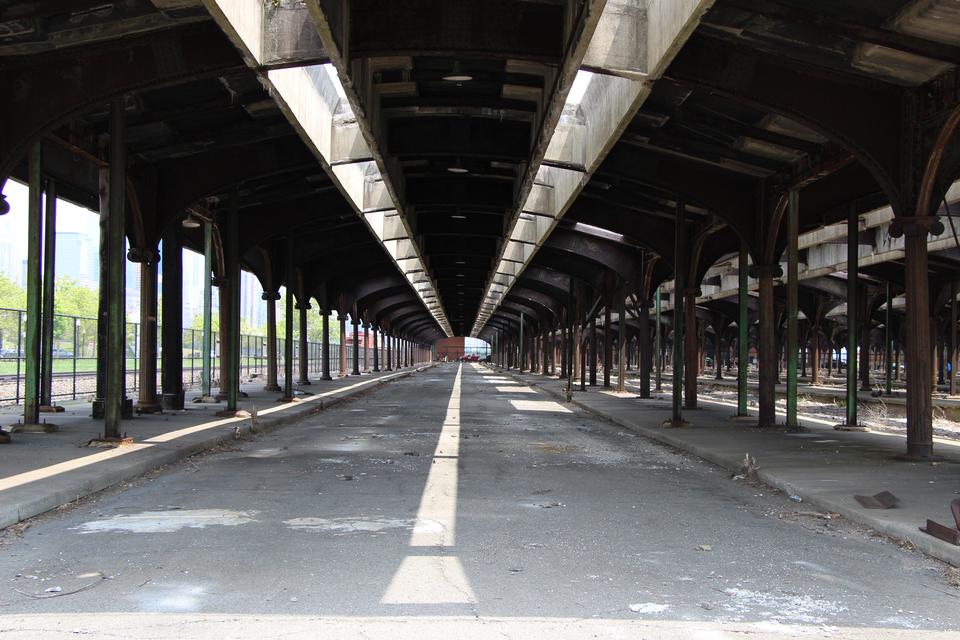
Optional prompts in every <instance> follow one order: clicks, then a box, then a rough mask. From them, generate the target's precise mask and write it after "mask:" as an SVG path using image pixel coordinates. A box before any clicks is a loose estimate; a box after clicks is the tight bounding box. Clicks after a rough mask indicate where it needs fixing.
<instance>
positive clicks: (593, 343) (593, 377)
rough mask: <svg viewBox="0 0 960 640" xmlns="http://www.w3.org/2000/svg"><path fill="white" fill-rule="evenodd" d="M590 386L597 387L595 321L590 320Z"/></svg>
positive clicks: (594, 319)
mask: <svg viewBox="0 0 960 640" xmlns="http://www.w3.org/2000/svg"><path fill="white" fill-rule="evenodd" d="M589 340H590V386H591V387H595V386H597V360H598V359H599V358H598V357H597V319H596V318H594V317H591V318H590V337H589Z"/></svg>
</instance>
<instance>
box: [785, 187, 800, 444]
mask: <svg viewBox="0 0 960 640" xmlns="http://www.w3.org/2000/svg"><path fill="white" fill-rule="evenodd" d="M799 208H800V207H799V203H798V197H797V192H796V190H793V189H791V190H790V192H789V193H788V194H787V429H799V428H800V423H799V422H798V421H797V351H798V348H799V345H798V340H797V320H798V315H799V309H798V306H799V301H798V299H797V283H798V277H799V274H798V272H797V269H798V266H797V261H798V258H799V247H798V243H799V237H800V221H799V215H800V214H799Z"/></svg>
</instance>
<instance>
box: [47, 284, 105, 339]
mask: <svg viewBox="0 0 960 640" xmlns="http://www.w3.org/2000/svg"><path fill="white" fill-rule="evenodd" d="M53 287H54V293H53V296H54V297H53V310H54V314H55V315H54V321H53V333H54V343H55V344H54V346H55V347H56V348H58V349H64V350H69V351H72V352H73V353H75V354H76V355H77V356H78V357H93V356H94V354H95V353H96V344H97V308H98V305H99V301H98V299H97V292H96V291H95V290H94V289H89V288H87V287H84V286H83V285H81V284H80V283H79V282H77V281H76V280H75V279H73V278H71V277H70V276H59V277H57V279H56V280H54V284H53ZM64 316H74V317H77V318H81V319H80V320H77V321H76V331H77V335H76V344H74V335H73V332H74V322H75V321H74V320H73V318H66V317H64Z"/></svg>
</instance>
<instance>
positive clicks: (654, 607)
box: [630, 602, 670, 613]
mask: <svg viewBox="0 0 960 640" xmlns="http://www.w3.org/2000/svg"><path fill="white" fill-rule="evenodd" d="M669 608H670V605H668V604H657V603H656V602H638V603H636V604H631V605H630V611H633V612H634V613H663V612H664V611H666V610H667V609H669Z"/></svg>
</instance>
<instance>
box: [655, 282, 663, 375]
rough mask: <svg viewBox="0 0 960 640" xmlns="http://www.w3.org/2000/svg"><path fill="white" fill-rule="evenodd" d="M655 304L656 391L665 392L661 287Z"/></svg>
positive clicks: (658, 287)
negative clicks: (661, 335)
mask: <svg viewBox="0 0 960 640" xmlns="http://www.w3.org/2000/svg"><path fill="white" fill-rule="evenodd" d="M654 302H655V304H656V309H657V320H656V329H657V330H656V335H654V337H653V342H654V347H653V348H654V349H655V350H656V356H655V359H654V367H656V378H657V383H656V390H657V391H663V376H662V375H661V373H662V371H661V365H662V363H663V345H662V344H661V342H660V332H661V331H662V324H661V317H660V312H661V305H662V304H663V298H662V294H661V290H660V285H657V292H656V294H655V296H654Z"/></svg>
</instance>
